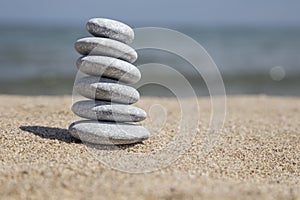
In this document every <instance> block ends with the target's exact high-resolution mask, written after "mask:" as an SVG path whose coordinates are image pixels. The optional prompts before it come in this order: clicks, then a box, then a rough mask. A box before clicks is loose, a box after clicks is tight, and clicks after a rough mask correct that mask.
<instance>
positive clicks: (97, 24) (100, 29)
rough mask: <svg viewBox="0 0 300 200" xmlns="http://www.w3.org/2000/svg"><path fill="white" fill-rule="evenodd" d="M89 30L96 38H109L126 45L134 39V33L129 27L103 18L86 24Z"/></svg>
mask: <svg viewBox="0 0 300 200" xmlns="http://www.w3.org/2000/svg"><path fill="white" fill-rule="evenodd" d="M86 28H87V30H88V31H89V32H90V33H91V34H92V35H94V36H96V37H107V38H111V39H114V40H118V41H120V42H124V43H126V44H130V43H131V42H132V41H133V39H134V32H133V30H132V28H130V27H129V26H128V25H126V24H124V23H122V22H119V21H115V20H111V19H103V18H93V19H90V20H89V21H88V22H87V24H86Z"/></svg>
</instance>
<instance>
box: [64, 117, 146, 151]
mask: <svg viewBox="0 0 300 200" xmlns="http://www.w3.org/2000/svg"><path fill="white" fill-rule="evenodd" d="M69 132H70V134H71V135H72V136H73V137H75V138H77V139H80V140H81V141H82V142H87V143H92V144H103V145H119V144H134V143H138V142H141V141H143V140H146V139H147V138H149V136H150V133H149V131H148V130H147V129H146V128H144V127H142V126H138V125H135V124H129V123H120V122H105V121H92V120H82V121H77V122H74V123H72V124H71V125H70V127H69Z"/></svg>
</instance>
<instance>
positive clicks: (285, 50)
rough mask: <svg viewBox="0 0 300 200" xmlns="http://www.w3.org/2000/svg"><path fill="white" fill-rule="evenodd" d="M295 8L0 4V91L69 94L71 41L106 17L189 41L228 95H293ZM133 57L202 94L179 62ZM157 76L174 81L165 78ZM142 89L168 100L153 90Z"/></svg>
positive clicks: (239, 2)
mask: <svg viewBox="0 0 300 200" xmlns="http://www.w3.org/2000/svg"><path fill="white" fill-rule="evenodd" d="M299 10H300V1H296V0H287V1H281V0H264V1H258V0H253V1H246V0H227V1H222V0H209V1H208V0H207V1H197V0H194V1H177V0H174V1H158V0H152V1H139V0H131V1H100V0H94V1H92V0H86V1H81V2H80V1H71V0H69V1H61V0H51V1H41V0H26V1H17V0H10V1H3V0H2V1H0V36H1V37H0V84H1V86H0V93H2V94H29V95H40V94H47V95H60V94H71V93H72V88H73V82H74V79H75V76H76V73H77V68H76V66H75V61H76V59H77V58H78V56H79V54H77V53H76V52H75V50H74V42H75V41H76V40H77V39H78V38H81V37H85V36H88V35H89V34H88V32H87V31H86V29H85V24H86V22H87V20H88V19H90V18H93V17H104V18H111V19H116V20H119V21H122V22H125V23H127V24H128V25H130V26H131V27H133V28H138V27H144V26H159V27H165V28H171V29H175V30H178V31H180V32H182V33H185V34H187V35H188V36H190V37H192V38H193V39H195V40H196V41H197V42H199V43H200V44H201V45H202V46H203V47H204V48H205V49H206V50H207V52H208V53H209V54H210V55H211V57H212V58H213V60H214V61H215V63H216V64H217V66H218V68H219V70H220V72H221V74H222V77H223V80H224V83H225V88H226V92H227V94H270V95H296V96H299V95H300V89H299V86H300V54H299V53H300V14H299ZM186 48H187V51H188V50H189V49H188V47H186ZM191 53H193V52H191ZM139 55H140V58H139V60H138V61H137V64H139V63H146V62H158V63H163V64H167V65H169V66H172V67H174V68H176V69H178V70H179V71H180V72H181V73H182V74H183V75H184V76H186V78H187V79H188V80H189V81H190V82H191V83H192V85H193V87H194V88H195V91H196V92H197V94H198V95H200V96H202V95H204V96H205V95H208V93H207V89H206V86H205V83H204V82H203V80H202V79H201V76H199V75H197V74H195V72H194V71H192V70H189V69H190V68H191V66H188V63H186V62H185V61H182V60H180V59H179V58H178V57H176V56H174V55H171V54H168V53H167V52H151V51H149V52H147V51H144V52H139ZM156 73H157V72H153V73H152V74H147V76H156V75H158V74H156ZM159 75H160V76H162V78H168V79H172V77H168V74H159ZM174 81H176V80H174ZM140 91H141V93H142V94H144V95H158V96H164V95H168V93H166V92H164V89H162V88H156V86H153V87H145V88H141V89H140Z"/></svg>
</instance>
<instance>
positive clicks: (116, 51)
mask: <svg viewBox="0 0 300 200" xmlns="http://www.w3.org/2000/svg"><path fill="white" fill-rule="evenodd" d="M75 49H76V51H77V52H78V53H80V54H81V55H99V56H109V57H113V58H119V59H122V60H125V61H128V62H130V63H133V62H134V61H136V60H137V53H136V51H135V50H134V49H133V48H131V47H130V46H128V45H127V44H124V43H122V42H118V41H116V40H112V39H108V38H96V37H86V38H82V39H79V40H77V41H76V43H75Z"/></svg>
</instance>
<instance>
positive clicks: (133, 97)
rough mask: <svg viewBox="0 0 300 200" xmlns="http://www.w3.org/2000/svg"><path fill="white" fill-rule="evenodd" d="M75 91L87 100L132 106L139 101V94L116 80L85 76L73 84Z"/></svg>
mask: <svg viewBox="0 0 300 200" xmlns="http://www.w3.org/2000/svg"><path fill="white" fill-rule="evenodd" d="M74 87H75V90H76V91H77V92H78V93H79V94H81V95H82V96H84V97H86V98H89V99H96V100H103V101H111V102H117V103H123V104H132V103H135V102H137V101H138V100H139V99H140V94H139V92H138V91H137V90H136V89H135V88H133V87H130V86H127V85H123V84H120V83H118V81H116V80H112V79H107V78H100V77H95V76H87V77H83V78H80V79H79V80H77V81H76V82H75V85H74Z"/></svg>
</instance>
